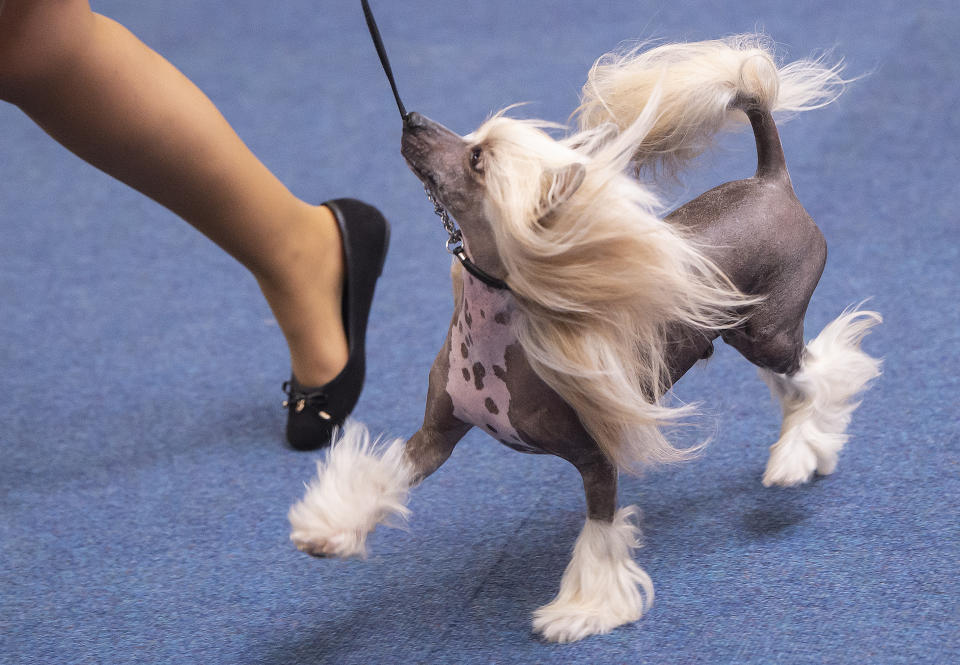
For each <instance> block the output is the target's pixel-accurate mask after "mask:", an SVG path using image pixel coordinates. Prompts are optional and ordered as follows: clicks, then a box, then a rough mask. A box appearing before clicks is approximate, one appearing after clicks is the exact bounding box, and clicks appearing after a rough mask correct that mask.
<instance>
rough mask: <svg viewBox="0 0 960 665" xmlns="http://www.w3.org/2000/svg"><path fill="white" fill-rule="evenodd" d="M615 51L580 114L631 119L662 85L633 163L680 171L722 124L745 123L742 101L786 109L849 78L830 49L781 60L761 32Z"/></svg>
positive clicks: (823, 95) (622, 124)
mask: <svg viewBox="0 0 960 665" xmlns="http://www.w3.org/2000/svg"><path fill="white" fill-rule="evenodd" d="M646 46H648V44H641V45H639V46H635V47H633V48H631V49H628V50H625V51H621V52H613V53H608V54H606V55H604V56H601V57H600V58H599V59H598V60H597V61H596V62H595V63H594V65H593V67H592V68H591V70H590V73H589V75H588V77H587V82H586V83H585V84H584V86H583V90H582V93H581V104H580V106H579V108H578V109H577V110H576V111H575V113H574V115H575V117H576V119H577V121H578V124H579V127H580V128H581V129H589V128H594V127H598V126H600V125H603V124H605V123H613V124H614V125H616V126H617V127H619V128H620V129H625V128H627V127H629V126H630V125H632V124H633V123H634V121H635V120H636V118H637V117H638V115H639V114H640V112H641V111H642V109H643V108H644V106H645V104H646V103H647V100H648V99H649V98H650V96H651V95H652V94H654V91H655V90H658V94H659V95H660V103H659V116H658V118H657V120H656V121H655V122H654V124H653V126H652V127H651V128H650V131H649V132H648V133H647V135H646V136H645V137H644V139H643V141H642V142H641V143H640V144H638V145H637V146H636V149H635V153H634V165H635V166H636V167H638V168H643V169H645V170H648V171H650V172H651V173H656V172H657V171H664V172H666V173H669V174H675V173H676V172H678V171H679V170H680V169H681V168H682V167H683V166H684V165H685V164H686V163H687V162H688V161H689V160H690V159H692V158H694V157H696V156H697V155H699V154H700V153H702V152H703V151H704V150H706V149H708V148H709V147H710V146H711V145H712V142H713V137H714V136H715V135H716V134H717V132H719V131H721V130H723V129H728V128H730V127H732V126H735V125H737V124H742V123H743V121H744V119H745V116H744V115H743V113H741V112H740V111H739V110H738V109H743V108H747V107H749V106H753V107H756V108H760V109H762V110H764V111H769V112H771V113H778V116H779V117H780V119H781V120H782V119H783V117H784V115H790V114H793V113H798V112H800V111H809V110H812V109H816V108H820V107H822V106H826V105H827V104H829V103H831V102H832V101H834V100H835V99H836V98H837V97H838V96H839V95H840V94H841V93H842V92H843V89H844V86H845V85H846V84H847V83H849V82H850V80H849V79H844V78H842V77H841V76H840V74H841V72H842V70H843V63H842V61H841V62H838V63H837V64H834V65H828V64H826V56H824V57H821V58H818V59H811V60H797V61H795V62H792V63H789V64H786V65H783V66H780V67H778V66H777V63H776V55H775V52H774V48H773V44H772V41H771V40H770V39H769V38H768V37H766V36H764V35H759V34H743V35H734V36H732V37H727V38H725V39H717V40H710V41H703V42H693V43H687V44H662V45H660V46H656V47H653V48H647V49H646V50H644V49H645V47H646Z"/></svg>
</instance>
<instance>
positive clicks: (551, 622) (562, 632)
mask: <svg viewBox="0 0 960 665" xmlns="http://www.w3.org/2000/svg"><path fill="white" fill-rule="evenodd" d="M637 618H638V617H635V616H629V617H628V616H623V615H622V614H618V613H616V612H612V611H604V608H598V607H597V606H596V605H595V604H591V605H590V606H578V605H575V604H567V603H563V604H560V603H550V604H549V605H544V606H543V607H541V608H539V609H538V610H537V611H536V612H534V614H533V630H534V632H535V633H539V634H540V635H542V636H543V638H544V639H545V640H547V641H549V642H561V643H564V642H576V641H577V640H582V639H583V638H584V637H589V636H590V635H603V634H604V633H609V632H610V631H611V630H613V629H614V628H616V627H617V626H622V625H623V624H625V623H631V622H632V621H636V620H637Z"/></svg>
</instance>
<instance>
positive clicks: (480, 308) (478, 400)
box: [447, 274, 539, 452]
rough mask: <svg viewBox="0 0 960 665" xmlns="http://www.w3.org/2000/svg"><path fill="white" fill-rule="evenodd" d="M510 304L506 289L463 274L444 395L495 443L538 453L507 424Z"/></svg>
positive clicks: (511, 340)
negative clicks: (498, 442)
mask: <svg viewBox="0 0 960 665" xmlns="http://www.w3.org/2000/svg"><path fill="white" fill-rule="evenodd" d="M514 309H515V304H514V301H513V298H512V297H511V296H510V295H509V293H507V292H503V291H498V290H496V289H492V288H490V287H488V286H486V285H484V284H481V283H480V282H479V281H477V280H476V279H474V278H473V277H472V276H470V275H466V274H465V275H464V279H463V302H462V303H461V307H460V313H459V316H458V317H457V320H456V321H455V322H454V324H453V328H452V329H451V331H450V359H449V360H450V369H449V375H448V377H447V393H448V394H449V395H450V398H451V399H452V400H453V415H454V416H456V417H457V418H459V419H460V420H462V421H463V422H466V423H470V424H471V425H474V426H475V427H480V428H482V429H483V430H484V431H486V432H487V433H488V434H490V435H491V436H493V437H494V438H495V439H497V440H499V441H500V442H501V443H504V444H505V445H508V446H510V447H511V448H514V449H516V450H520V451H523V452H539V451H535V450H534V449H532V448H531V447H530V446H528V445H527V444H525V443H523V441H522V440H521V439H520V435H519V434H518V432H517V431H516V429H515V428H514V427H513V425H512V424H511V423H510V417H509V413H510V402H511V398H512V396H511V394H510V390H509V387H508V384H507V380H506V379H507V359H506V356H507V349H508V348H509V347H510V346H511V345H513V344H516V343H517V338H516V336H515V335H514V334H513V328H512V327H511V326H510V318H511V317H512V316H513V315H514Z"/></svg>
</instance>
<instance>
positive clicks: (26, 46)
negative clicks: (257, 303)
mask: <svg viewBox="0 0 960 665" xmlns="http://www.w3.org/2000/svg"><path fill="white" fill-rule="evenodd" d="M0 98H2V99H4V100H6V101H9V102H12V103H14V104H16V105H17V106H18V107H19V108H20V109H22V110H23V111H24V112H25V113H26V114H27V115H29V116H30V117H31V118H32V119H33V120H35V121H36V122H37V124H38V125H40V126H41V127H42V128H43V129H44V130H45V131H47V132H48V133H49V134H50V135H51V136H52V137H54V138H55V139H56V140H57V141H59V142H60V143H61V144H63V145H64V146H65V147H67V148H68V149H69V150H71V151H72V152H74V153H76V154H77V155H78V156H80V157H81V158H83V159H84V160H86V161H88V162H89V163H91V164H93V165H94V166H96V167H97V168H99V169H101V170H103V171H105V172H106V173H108V174H110V175H112V176H114V177H116V178H117V179H119V180H121V181H122V182H124V183H126V184H128V185H130V186H131V187H133V188H135V189H137V190H138V191H140V192H142V193H143V194H145V195H147V196H149V197H150V198H152V199H154V200H155V201H157V202H159V203H160V204H162V205H164V206H165V207H167V208H169V209H170V210H172V211H173V212H175V213H176V214H178V215H179V216H181V217H182V218H183V219H185V220H186V221H188V222H189V223H190V224H191V225H193V226H194V227H196V228H197V229H198V230H199V231H201V232H202V233H203V234H204V235H206V236H207V237H209V238H210V239H211V240H213V241H214V242H215V243H217V244H218V245H219V246H220V247H222V248H223V249H224V250H225V251H227V252H228V253H229V254H230V255H232V256H233V257H235V258H236V259H237V260H239V261H240V262H241V263H242V264H243V265H244V266H246V267H247V268H248V269H250V271H251V272H252V273H253V275H254V276H255V278H256V279H257V281H258V283H259V285H260V287H261V290H262V291H263V293H264V295H265V297H266V298H267V301H268V302H269V304H270V307H271V308H272V310H273V312H274V314H275V316H276V318H277V321H278V323H279V325H280V328H281V329H282V331H283V333H284V335H285V337H286V339H287V342H288V344H289V347H290V354H291V362H292V366H293V372H294V374H295V375H296V377H297V378H298V379H299V380H300V382H301V383H303V384H306V385H323V384H325V383H326V382H328V381H329V380H330V379H332V378H333V377H334V376H335V375H336V374H337V373H338V372H340V370H341V369H342V368H343V367H344V365H345V364H346V362H347V356H348V347H347V339H346V333H345V331H344V326H343V320H342V316H341V294H342V291H343V278H344V256H343V252H342V248H341V238H340V232H339V229H338V225H337V223H336V220H335V219H334V216H333V215H332V214H331V211H330V210H329V209H328V208H326V207H323V206H314V205H310V204H307V203H305V202H303V201H301V200H299V199H297V198H296V197H295V196H293V195H292V194H291V193H290V192H289V190H287V188H286V187H285V186H284V185H283V184H282V183H280V182H279V180H277V178H276V177H275V176H273V174H271V173H270V171H269V170H268V169H267V168H266V167H265V166H264V165H263V164H262V163H261V162H260V161H259V160H258V159H257V158H256V157H255V156H254V155H253V154H252V153H251V152H250V150H249V149H248V148H247V147H246V146H245V145H244V143H243V142H242V141H241V140H240V138H239V137H238V136H237V135H236V133H235V132H234V131H233V129H232V128H231V127H230V125H229V124H228V123H227V121H226V120H225V119H224V118H223V116H222V115H221V114H220V112H219V111H218V110H217V109H216V107H215V106H214V105H213V103H212V102H210V100H209V99H208V98H207V97H206V96H205V95H204V94H203V93H202V92H201V91H200V90H199V89H198V88H197V87H196V86H195V85H194V84H193V83H191V82H190V81H189V79H187V78H186V77H185V76H184V75H183V74H181V73H180V72H179V71H178V70H177V69H176V68H175V67H173V66H172V65H171V64H170V63H168V62H167V61H166V60H164V59H163V58H162V57H161V56H159V55H158V54H156V53H155V52H154V51H152V50H151V49H150V48H149V47H147V46H146V45H145V44H143V42H141V41H140V40H139V39H137V38H136V37H135V36H134V35H132V34H131V33H130V32H129V31H127V30H126V29H125V28H124V27H123V26H121V25H119V24H118V23H116V22H115V21H112V20H110V19H108V18H106V17H104V16H100V15H98V14H95V13H93V12H91V11H90V8H89V5H88V3H87V2H86V0H6V2H4V3H2V8H0Z"/></svg>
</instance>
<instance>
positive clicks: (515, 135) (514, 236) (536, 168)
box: [401, 113, 585, 279]
mask: <svg viewBox="0 0 960 665" xmlns="http://www.w3.org/2000/svg"><path fill="white" fill-rule="evenodd" d="M541 126H542V124H536V123H532V122H528V121H522V120H515V119H511V118H506V117H503V116H502V115H498V116H495V117H494V118H492V119H490V120H488V121H487V122H485V123H484V124H483V125H482V126H481V127H480V128H479V129H477V131H475V132H473V133H472V134H468V135H467V136H463V137H461V136H459V135H457V134H455V133H454V132H452V131H450V130H449V129H447V128H446V127H444V126H443V125H440V124H438V123H436V122H434V121H432V120H430V119H429V118H426V117H424V116H422V115H420V114H419V113H411V114H409V115H408V116H407V119H406V122H405V123H404V129H403V142H402V149H401V152H402V154H403V156H404V158H405V159H406V161H407V164H409V166H410V168H411V170H412V171H413V172H414V173H415V174H416V175H417V177H418V178H420V180H421V181H422V182H423V183H424V185H426V186H427V187H428V188H429V189H430V191H431V192H432V193H433V195H434V196H435V197H436V199H437V200H438V201H440V202H441V203H442V204H443V205H444V207H445V208H446V209H447V211H448V212H449V213H450V214H451V215H452V216H453V217H454V218H455V219H456V220H457V222H458V223H459V225H460V228H461V230H462V232H463V236H464V246H465V248H466V249H467V252H468V254H469V255H470V256H471V258H472V259H473V261H474V262H475V263H477V264H478V265H480V266H481V267H482V268H483V269H484V270H486V271H487V272H489V273H490V274H492V275H494V276H495V277H499V278H501V279H502V278H505V277H506V273H507V269H506V268H505V266H504V263H503V254H502V252H501V251H500V250H499V247H500V246H501V243H503V242H507V241H508V239H509V241H510V242H517V241H518V240H519V241H520V242H523V241H524V240H529V241H533V240H534V238H533V236H534V235H535V234H536V231H537V228H538V227H539V226H541V225H542V224H544V223H546V220H547V219H548V218H549V217H550V215H551V214H554V213H555V212H556V211H557V209H558V208H559V207H560V206H562V205H563V204H565V203H566V202H567V201H568V200H569V199H570V197H571V196H572V195H573V194H574V192H576V191H577V189H578V188H579V187H580V185H581V184H582V182H583V179H584V175H585V168H584V166H583V165H582V164H581V162H580V161H579V160H580V159H582V158H581V157H579V156H578V155H577V153H576V152H575V151H574V150H572V149H571V148H569V147H566V146H565V145H563V144H562V143H560V142H557V141H555V140H554V139H552V138H551V137H550V136H549V135H547V134H546V133H545V132H544V131H543V130H542V129H541V128H540V127H541ZM508 227H509V228H508ZM508 231H509V232H508Z"/></svg>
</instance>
